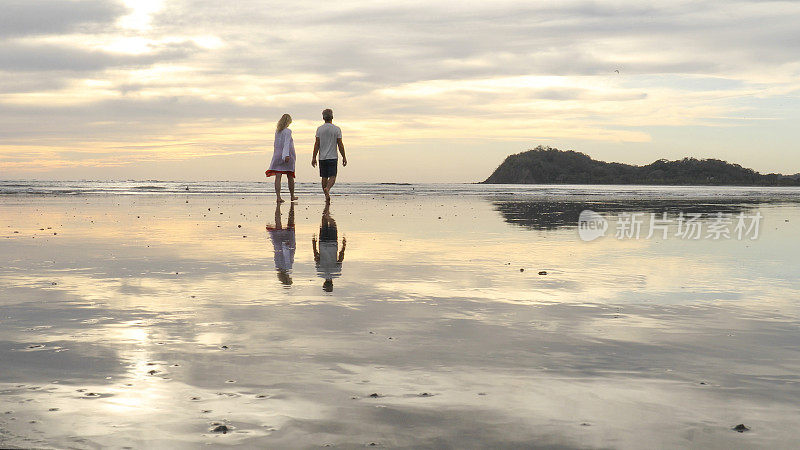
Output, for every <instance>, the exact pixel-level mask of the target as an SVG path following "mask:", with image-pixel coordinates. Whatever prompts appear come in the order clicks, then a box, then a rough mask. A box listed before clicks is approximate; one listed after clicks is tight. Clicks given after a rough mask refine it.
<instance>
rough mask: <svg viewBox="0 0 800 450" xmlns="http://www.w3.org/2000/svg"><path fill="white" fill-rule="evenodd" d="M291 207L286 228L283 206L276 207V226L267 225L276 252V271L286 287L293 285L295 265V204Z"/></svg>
mask: <svg viewBox="0 0 800 450" xmlns="http://www.w3.org/2000/svg"><path fill="white" fill-rule="evenodd" d="M291 205H292V206H290V207H289V221H288V222H287V223H286V228H284V227H283V222H282V221H281V204H280V203H278V204H277V205H276V206H275V226H274V227H271V226H269V224H267V232H268V233H269V237H270V240H271V241H272V248H273V250H274V251H275V271H277V273H278V280H280V282H281V283H282V284H283V285H284V286H291V285H292V265H293V264H294V250H295V239H294V203H292V204H291Z"/></svg>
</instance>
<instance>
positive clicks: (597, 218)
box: [578, 209, 608, 242]
mask: <svg viewBox="0 0 800 450" xmlns="http://www.w3.org/2000/svg"><path fill="white" fill-rule="evenodd" d="M606 230H608V221H607V220H606V219H604V218H603V216H601V215H600V214H598V213H596V212H594V211H592V210H591V209H584V210H583V211H581V214H580V216H578V236H580V237H581V239H582V240H584V241H586V242H589V241H593V240H595V239H597V238H599V237H601V236H605V235H606Z"/></svg>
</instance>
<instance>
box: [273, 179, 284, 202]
mask: <svg viewBox="0 0 800 450" xmlns="http://www.w3.org/2000/svg"><path fill="white" fill-rule="evenodd" d="M281 175H283V174H280V173H276V174H275V195H276V196H277V197H278V203H283V202H284V200H283V199H282V198H281Z"/></svg>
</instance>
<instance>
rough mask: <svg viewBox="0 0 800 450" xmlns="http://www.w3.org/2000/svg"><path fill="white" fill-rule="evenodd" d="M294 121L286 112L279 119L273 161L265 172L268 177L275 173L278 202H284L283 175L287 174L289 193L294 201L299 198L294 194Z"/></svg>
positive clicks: (295, 157)
mask: <svg viewBox="0 0 800 450" xmlns="http://www.w3.org/2000/svg"><path fill="white" fill-rule="evenodd" d="M291 123H292V116H290V115H288V114H284V115H283V116H281V119H280V120H279V121H278V126H277V128H276V129H275V150H274V152H273V154H272V163H271V164H270V165H269V169H268V170H267V171H266V172H265V173H266V174H267V177H271V176H272V175H275V195H277V196H278V203H283V202H284V200H283V199H282V198H281V176H282V175H283V174H286V179H287V182H288V183H289V195H291V197H292V201H295V200H297V197H295V196H294V162H295V160H296V159H297V156H296V155H295V153H294V140H292V130H290V129H289V124H291Z"/></svg>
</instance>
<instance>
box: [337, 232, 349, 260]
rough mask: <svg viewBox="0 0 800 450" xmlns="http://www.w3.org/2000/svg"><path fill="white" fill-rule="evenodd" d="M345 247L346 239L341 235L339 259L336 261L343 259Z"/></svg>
mask: <svg viewBox="0 0 800 450" xmlns="http://www.w3.org/2000/svg"><path fill="white" fill-rule="evenodd" d="M345 247H347V239H346V238H344V237H342V250H341V251H339V260H338V262H342V261H344V249H345Z"/></svg>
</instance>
